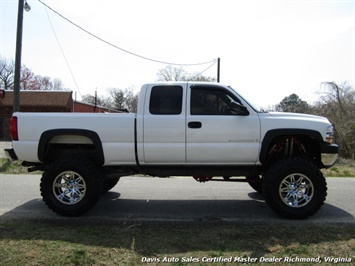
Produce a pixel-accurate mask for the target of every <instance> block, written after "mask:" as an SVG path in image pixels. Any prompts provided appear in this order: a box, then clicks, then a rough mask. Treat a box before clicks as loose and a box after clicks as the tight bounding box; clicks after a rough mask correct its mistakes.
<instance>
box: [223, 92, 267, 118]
mask: <svg viewBox="0 0 355 266" xmlns="http://www.w3.org/2000/svg"><path fill="white" fill-rule="evenodd" d="M228 87H229V88H230V89H231V90H233V91H234V92H235V94H237V95H238V97H239V98H241V99H243V100H244V101H245V102H246V103H247V104H249V106H250V107H251V108H253V110H254V111H255V112H258V113H262V112H265V111H264V110H262V109H261V108H259V107H256V106H255V105H254V104H251V103H250V102H249V101H248V100H246V99H245V98H244V97H243V96H241V95H240V94H239V93H238V92H236V91H235V89H233V88H232V87H231V86H228Z"/></svg>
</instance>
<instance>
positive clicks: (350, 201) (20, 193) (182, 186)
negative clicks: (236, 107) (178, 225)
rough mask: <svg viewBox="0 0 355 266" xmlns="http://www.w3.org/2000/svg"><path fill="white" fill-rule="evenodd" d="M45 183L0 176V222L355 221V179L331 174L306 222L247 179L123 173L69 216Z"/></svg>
mask: <svg viewBox="0 0 355 266" xmlns="http://www.w3.org/2000/svg"><path fill="white" fill-rule="evenodd" d="M39 183H40V176H39V175H0V220H9V219H10V220H13V219H15V220H16V219H36V220H57V221H79V222H82V221H86V222H90V221H92V222H95V223H108V222H110V223H115V222H138V223H139V222H187V223H201V222H206V223H216V224H220V223H237V224H284V223H286V224H294V225H299V224H301V225H304V224H325V223H326V224H343V223H353V224H355V178H327V183H328V196H327V200H326V203H325V204H324V205H323V206H322V208H321V210H320V211H319V212H317V213H316V214H315V215H313V216H312V217H310V218H308V219H306V220H302V221H297V220H287V219H283V218H281V217H279V216H278V215H277V214H275V213H274V212H273V211H272V210H271V209H270V208H269V207H268V206H267V204H266V203H265V201H264V200H263V197H262V196H261V195H260V194H259V193H257V192H255V191H254V190H253V189H252V188H251V187H250V186H249V185H248V184H247V183H236V182H206V183H198V182H196V181H195V180H194V179H193V178H190V177H172V178H153V177H123V178H121V180H120V181H119V183H118V184H117V186H116V187H114V188H113V189H112V190H111V191H110V192H108V193H106V194H103V195H102V197H101V199H100V201H99V202H98V204H97V205H96V206H95V207H94V208H93V209H92V210H90V211H89V212H88V213H86V214H84V215H83V216H80V217H72V218H67V217H61V216H59V215H57V214H55V213H53V212H52V211H51V210H49V209H48V208H47V206H46V205H45V204H44V202H43V201H42V198H41V195H40V191H39Z"/></svg>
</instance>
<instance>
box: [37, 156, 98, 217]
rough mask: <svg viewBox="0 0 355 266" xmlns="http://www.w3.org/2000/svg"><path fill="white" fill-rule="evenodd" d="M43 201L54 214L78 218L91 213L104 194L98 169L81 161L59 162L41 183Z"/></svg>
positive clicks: (74, 159) (69, 159) (83, 160)
mask: <svg viewBox="0 0 355 266" xmlns="http://www.w3.org/2000/svg"><path fill="white" fill-rule="evenodd" d="M40 188H41V195H42V197H43V201H44V202H45V203H46V204H47V206H48V207H49V208H50V209H51V210H53V211H54V212H56V213H58V214H60V215H64V216H77V215H80V214H83V213H84V212H86V211H88V210H89V209H91V208H92V207H93V206H94V205H95V204H96V203H97V201H98V200H99V197H100V195H101V193H102V176H101V173H100V171H99V169H98V167H97V166H95V165H94V164H93V163H92V162H90V161H88V160H86V159H84V158H80V157H68V158H64V159H59V160H57V161H55V162H53V163H52V164H51V165H49V166H48V167H47V168H46V170H45V171H44V173H43V176H42V179H41V184H40Z"/></svg>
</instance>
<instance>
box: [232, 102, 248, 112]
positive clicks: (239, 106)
mask: <svg viewBox="0 0 355 266" xmlns="http://www.w3.org/2000/svg"><path fill="white" fill-rule="evenodd" d="M229 110H230V111H231V112H232V113H233V114H235V115H249V111H248V109H247V108H246V107H245V106H244V105H242V104H240V103H237V102H231V105H230V106H229Z"/></svg>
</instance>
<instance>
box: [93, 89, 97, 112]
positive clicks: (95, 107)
mask: <svg viewBox="0 0 355 266" xmlns="http://www.w3.org/2000/svg"><path fill="white" fill-rule="evenodd" d="M96 107H97V88H96V90H95V107H94V113H96Z"/></svg>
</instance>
